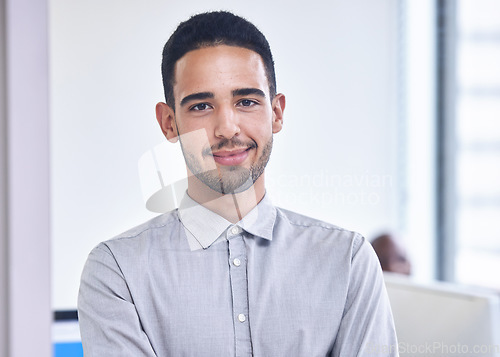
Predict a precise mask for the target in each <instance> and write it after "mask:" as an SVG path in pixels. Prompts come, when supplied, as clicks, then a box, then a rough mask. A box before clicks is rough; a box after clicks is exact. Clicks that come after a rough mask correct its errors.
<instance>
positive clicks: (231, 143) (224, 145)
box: [203, 137, 257, 155]
mask: <svg viewBox="0 0 500 357" xmlns="http://www.w3.org/2000/svg"><path fill="white" fill-rule="evenodd" d="M235 147H238V148H244V147H246V148H248V149H256V148H257V143H256V142H255V141H253V140H251V141H247V142H245V141H243V140H240V139H238V138H237V137H233V138H231V139H222V140H221V141H219V142H218V143H216V144H214V145H212V146H210V147H209V148H206V149H204V150H203V154H204V155H212V152H214V151H218V150H221V149H233V148H235Z"/></svg>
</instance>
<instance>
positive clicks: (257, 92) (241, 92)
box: [232, 88, 266, 98]
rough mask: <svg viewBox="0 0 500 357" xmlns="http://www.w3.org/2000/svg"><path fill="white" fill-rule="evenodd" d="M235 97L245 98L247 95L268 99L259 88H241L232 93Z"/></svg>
mask: <svg viewBox="0 0 500 357" xmlns="http://www.w3.org/2000/svg"><path fill="white" fill-rule="evenodd" d="M232 93H233V97H243V96H246V95H251V94H254V95H258V96H259V97H263V98H265V97H266V94H265V93H264V92H263V91H261V90H260V89H257V88H240V89H235V90H233V91H232Z"/></svg>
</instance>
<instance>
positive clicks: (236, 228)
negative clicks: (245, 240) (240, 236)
mask: <svg viewBox="0 0 500 357" xmlns="http://www.w3.org/2000/svg"><path fill="white" fill-rule="evenodd" d="M231 233H233V234H237V233H238V227H236V226H234V227H233V228H231Z"/></svg>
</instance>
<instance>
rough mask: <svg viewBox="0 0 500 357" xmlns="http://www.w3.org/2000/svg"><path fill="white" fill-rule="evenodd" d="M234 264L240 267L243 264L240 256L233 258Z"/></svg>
mask: <svg viewBox="0 0 500 357" xmlns="http://www.w3.org/2000/svg"><path fill="white" fill-rule="evenodd" d="M233 264H234V266H237V267H239V266H240V265H241V261H240V260H239V259H238V258H235V259H234V260H233Z"/></svg>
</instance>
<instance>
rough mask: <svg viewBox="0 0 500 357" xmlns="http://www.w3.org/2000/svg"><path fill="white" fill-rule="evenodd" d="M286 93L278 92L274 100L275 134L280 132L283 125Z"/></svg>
mask: <svg viewBox="0 0 500 357" xmlns="http://www.w3.org/2000/svg"><path fill="white" fill-rule="evenodd" d="M285 104H286V100H285V95H284V94H282V93H278V94H276V95H275V96H274V99H273V102H272V110H273V134H276V133H278V132H279V131H280V130H281V128H282V127H283V112H284V111H285Z"/></svg>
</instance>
